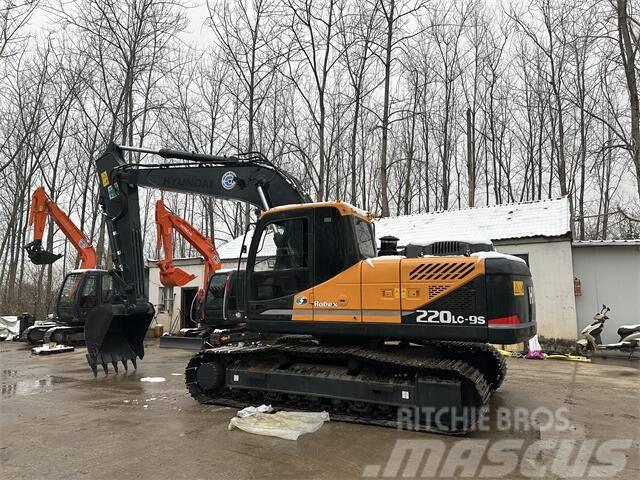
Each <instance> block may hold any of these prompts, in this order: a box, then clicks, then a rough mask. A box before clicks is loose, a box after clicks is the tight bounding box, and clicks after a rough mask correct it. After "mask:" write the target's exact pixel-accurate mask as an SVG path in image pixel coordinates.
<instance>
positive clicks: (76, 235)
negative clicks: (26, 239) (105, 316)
mask: <svg viewBox="0 0 640 480" xmlns="http://www.w3.org/2000/svg"><path fill="white" fill-rule="evenodd" d="M49 217H50V218H51V219H52V220H53V221H54V222H55V224H56V225H57V226H58V228H60V230H61V231H62V233H64V235H65V236H66V237H67V239H68V240H69V241H70V242H71V244H72V245H73V246H74V248H75V249H76V251H77V252H78V258H79V259H80V269H79V270H74V271H73V272H71V273H69V274H68V275H67V277H66V278H65V281H64V283H63V286H62V288H61V289H60V290H59V291H58V294H57V298H56V304H55V310H54V317H53V320H52V321H47V322H39V323H38V324H37V325H32V326H30V327H28V328H27V329H25V330H24V332H23V335H22V338H23V339H24V340H26V341H27V342H29V343H31V344H38V343H49V342H56V343H60V344H65V345H71V344H81V343H83V342H84V323H85V320H86V315H87V313H88V312H89V310H91V309H92V308H93V307H95V305H96V297H97V295H98V291H99V288H100V277H101V276H103V275H106V274H107V272H106V271H105V270H96V263H97V260H96V259H97V257H96V251H95V250H94V248H93V246H92V245H91V242H89V240H87V237H86V236H85V235H84V233H82V231H81V230H80V229H79V228H78V227H77V226H76V225H75V224H74V223H73V221H72V220H71V219H70V218H69V216H68V215H67V214H66V213H65V212H64V211H63V210H62V209H61V208H60V207H58V205H57V204H56V203H55V202H54V201H53V200H51V198H50V197H49V196H48V195H47V194H46V192H45V189H44V187H38V188H37V189H36V190H35V191H34V192H33V195H32V196H31V210H30V213H29V225H32V226H33V241H32V242H30V243H28V244H27V245H25V247H24V248H25V250H26V251H27V255H28V257H29V260H30V261H31V262H32V263H34V264H36V265H48V264H51V263H54V262H55V261H56V260H58V259H59V258H61V257H62V255H59V254H56V253H53V252H49V251H47V250H45V249H43V248H42V238H43V235H44V229H45V226H46V223H47V218H49ZM105 287H106V285H105Z"/></svg>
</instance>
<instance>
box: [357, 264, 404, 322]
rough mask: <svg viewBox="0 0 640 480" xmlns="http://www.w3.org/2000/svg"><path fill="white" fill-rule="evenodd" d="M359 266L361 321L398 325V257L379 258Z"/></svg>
mask: <svg viewBox="0 0 640 480" xmlns="http://www.w3.org/2000/svg"><path fill="white" fill-rule="evenodd" d="M360 265H362V267H361V268H362V277H361V278H362V310H363V314H362V317H363V321H364V322H382V323H400V291H401V290H400V257H379V258H374V259H369V260H365V261H363V262H360Z"/></svg>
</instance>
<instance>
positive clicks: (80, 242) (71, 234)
mask: <svg viewBox="0 0 640 480" xmlns="http://www.w3.org/2000/svg"><path fill="white" fill-rule="evenodd" d="M47 217H51V218H52V219H53V221H54V222H55V224H56V225H57V226H58V227H59V228H60V230H61V231H62V233H64V235H65V237H67V238H68V239H69V241H70V242H71V244H72V245H73V246H74V248H75V249H76V251H77V252H78V257H79V258H80V268H82V269H87V268H96V262H97V260H96V259H97V257H96V251H95V250H94V248H93V247H92V246H91V243H90V242H89V241H88V240H87V237H85V236H84V233H82V231H81V230H80V229H79V228H78V227H76V225H75V224H74V223H73V222H72V221H71V219H70V218H69V216H68V215H67V214H66V213H64V212H63V211H62V210H61V209H60V207H58V205H56V203H55V202H54V201H53V200H51V199H50V198H49V197H48V195H47V194H46V192H45V191H44V187H38V188H37V189H36V190H35V191H34V192H33V195H32V196H31V211H30V213H29V225H33V241H32V242H31V243H29V244H27V245H25V247H24V248H25V250H26V251H27V254H28V255H29V260H31V262H32V263H35V264H36V265H48V264H50V263H53V262H55V261H56V260H58V259H59V258H60V257H62V255H58V254H55V253H53V252H48V251H47V250H44V249H43V248H42V237H43V235H44V227H45V225H46V223H47Z"/></svg>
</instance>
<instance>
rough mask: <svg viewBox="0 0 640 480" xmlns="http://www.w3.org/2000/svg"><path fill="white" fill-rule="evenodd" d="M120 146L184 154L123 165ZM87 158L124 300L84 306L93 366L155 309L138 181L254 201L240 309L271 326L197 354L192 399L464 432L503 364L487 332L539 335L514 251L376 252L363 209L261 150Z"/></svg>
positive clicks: (526, 274)
mask: <svg viewBox="0 0 640 480" xmlns="http://www.w3.org/2000/svg"><path fill="white" fill-rule="evenodd" d="M124 150H133V151H140V152H144V153H152V154H155V155H159V156H161V157H163V158H167V159H180V160H184V161H186V163H177V162H176V163H163V164H162V165H146V164H136V165H130V164H128V163H127V162H126V161H125V160H124V158H123V153H122V152H123V151H124ZM96 167H97V168H96V170H97V172H98V176H99V181H100V202H101V205H102V207H103V210H104V213H105V216H106V217H105V218H106V224H107V227H108V231H109V237H110V241H111V252H112V254H113V264H114V270H113V272H112V273H113V275H114V278H118V281H117V282H115V285H116V288H118V289H119V291H120V292H121V293H122V294H123V295H124V296H125V297H126V308H124V309H117V308H115V304H112V305H113V306H114V308H113V309H112V310H111V311H110V312H107V311H106V310H105V312H104V315H103V316H100V315H95V314H94V313H93V312H95V310H96V309H94V311H92V313H90V315H89V318H90V323H91V324H94V325H95V326H92V329H91V331H92V334H91V335H90V329H89V328H87V329H86V336H87V346H88V355H87V360H88V361H89V364H90V365H91V366H92V368H93V370H94V372H95V371H96V365H97V363H100V362H104V357H103V356H102V355H105V354H107V355H111V352H112V351H114V350H115V349H122V348H123V345H122V344H118V343H111V342H109V341H108V340H107V339H108V336H109V335H111V334H112V333H116V332H120V331H123V329H129V331H132V332H134V334H135V332H137V334H138V335H139V336H140V338H134V337H130V338H129V339H128V340H127V341H128V344H129V346H130V347H131V349H132V350H133V351H134V352H135V353H136V354H138V356H139V357H140V358H142V354H144V352H143V351H141V352H139V351H136V349H135V347H136V346H139V345H141V338H142V337H143V336H144V332H145V331H146V329H147V328H148V325H149V322H150V321H151V318H152V317H153V306H152V305H151V304H150V303H149V302H148V300H147V299H146V297H145V294H144V274H143V267H144V262H143V256H142V235H141V227H140V216H139V205H138V192H137V189H138V187H139V186H143V187H145V186H146V187H152V188H160V189H165V190H173V191H178V192H185V193H192V194H205V195H212V196H216V197H218V198H224V199H230V200H236V201H244V202H248V203H250V204H252V205H255V206H257V207H258V208H260V209H262V213H261V214H260V216H259V220H258V222H257V224H256V226H255V232H254V234H253V237H252V239H251V245H250V248H249V251H248V254H247V258H246V268H245V272H246V273H245V274H244V278H243V279H242V280H243V281H242V285H243V286H242V291H243V295H242V298H240V304H241V308H240V309H238V312H239V314H240V316H242V315H243V314H244V315H245V316H246V323H247V326H248V329H249V331H253V332H257V333H275V334H280V335H282V336H281V337H280V338H279V339H278V340H277V341H276V342H275V343H271V344H258V345H237V346H235V347H225V348H210V349H205V350H203V351H201V352H198V353H197V354H196V355H194V357H192V359H191V360H190V362H189V364H188V365H187V368H186V370H185V377H186V384H187V388H188V390H189V392H190V393H191V395H192V396H193V398H195V399H197V400H198V401H200V402H203V403H215V404H220V405H228V406H233V407H244V406H246V405H247V404H252V403H255V402H256V401H260V402H263V401H268V403H270V404H272V405H273V406H274V407H276V408H294V409H312V410H318V409H325V410H327V411H329V412H331V415H332V419H336V420H344V421H352V422H360V423H367V424H375V425H384V426H393V427H396V428H397V427H405V428H406V427H410V428H412V429H413V430H427V431H435V432H438V433H455V434H464V433H468V432H471V431H474V430H475V429H477V427H478V424H479V423H480V421H481V419H482V416H483V414H484V412H485V411H486V409H487V406H488V401H489V398H490V396H491V392H492V391H494V390H496V389H497V388H499V386H500V385H501V383H502V381H503V379H504V375H505V372H506V369H505V363H504V359H503V358H502V357H501V355H500V354H499V352H498V351H497V350H496V349H495V348H494V347H492V346H491V345H489V344H488V343H501V344H511V343H519V342H522V341H526V340H528V339H529V338H531V337H532V336H533V335H534V334H535V333H536V321H535V304H534V295H533V284H532V280H531V273H530V271H529V269H528V267H527V265H526V264H525V262H524V261H522V260H521V259H519V258H516V257H512V256H509V255H504V254H500V253H497V252H490V251H479V252H474V253H468V254H467V253H465V254H464V255H443V256H437V255H435V256H434V255H419V256H415V257H408V256H406V255H382V256H379V255H378V252H377V248H376V240H375V235H374V231H373V227H372V216H371V215H370V214H368V213H367V212H364V211H362V210H360V209H358V208H356V207H354V206H352V205H349V204H346V203H344V202H339V201H336V202H311V201H310V199H309V197H308V196H307V195H305V194H304V193H303V192H302V189H301V186H300V184H299V182H298V181H297V180H296V179H295V178H293V177H291V176H290V175H289V174H288V173H286V172H285V171H283V170H282V169H279V168H277V167H276V166H275V165H273V164H272V163H270V162H268V161H267V160H266V159H265V158H264V157H263V156H261V155H259V154H255V153H250V154H247V155H238V156H235V157H220V156H212V155H202V154H196V153H189V152H180V151H172V150H159V151H153V150H148V149H142V148H137V147H119V146H115V145H112V146H110V147H109V149H108V150H107V151H106V152H105V153H104V154H103V155H102V156H101V157H100V158H99V159H98V160H97V165H96ZM94 330H95V332H104V334H103V335H100V334H96V335H93V332H94ZM124 338H125V339H126V336H125V337H124ZM132 340H133V343H132ZM125 347H126V345H125ZM120 351H121V350H120ZM103 366H105V364H104V363H103ZM402 412H404V413H406V415H405V416H404V417H402V415H400V414H401V413H402ZM401 418H404V419H405V420H404V421H405V422H406V425H405V424H400V423H399V422H400V421H401Z"/></svg>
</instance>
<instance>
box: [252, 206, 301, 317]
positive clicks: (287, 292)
mask: <svg viewBox="0 0 640 480" xmlns="http://www.w3.org/2000/svg"><path fill="white" fill-rule="evenodd" d="M312 235H313V210H312V209H300V210H296V211H295V212H291V211H282V212H277V213H273V214H269V215H268V216H267V217H265V218H264V220H263V221H262V222H260V223H259V224H258V227H257V228H256V232H255V234H254V236H253V239H252V240H251V249H250V252H249V257H248V259H247V276H248V293H249V296H248V301H247V306H248V312H247V315H248V319H249V321H252V320H265V321H272V322H274V321H287V320H291V319H292V315H293V313H294V312H293V305H294V301H296V300H297V299H298V297H300V294H301V292H304V291H306V290H307V289H311V288H312V286H313V262H312V259H313V252H312V249H313V246H312V243H313V242H312V240H311V239H312ZM298 301H300V300H298ZM305 303H306V302H305ZM304 310H305V314H304V317H305V319H308V320H312V313H311V307H310V306H309V305H306V306H305V308H304Z"/></svg>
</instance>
